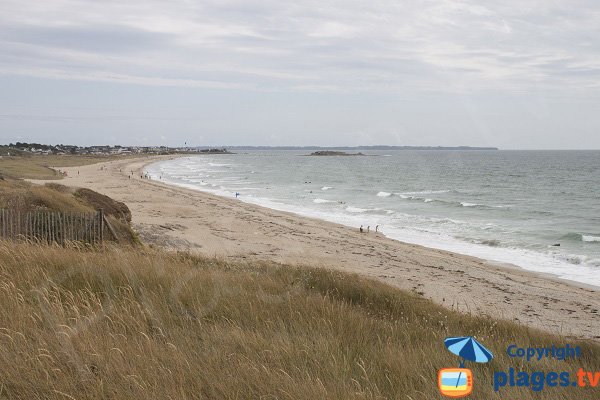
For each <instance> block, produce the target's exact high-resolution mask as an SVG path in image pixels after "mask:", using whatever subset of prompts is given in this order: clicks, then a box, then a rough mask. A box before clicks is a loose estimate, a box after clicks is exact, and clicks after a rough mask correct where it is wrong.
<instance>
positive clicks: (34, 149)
mask: <svg viewBox="0 0 600 400" xmlns="http://www.w3.org/2000/svg"><path fill="white" fill-rule="evenodd" d="M0 147H3V150H5V151H3V153H5V155H8V154H9V153H10V150H11V149H12V150H17V151H14V152H13V155H17V154H23V153H27V154H39V155H49V154H58V155H60V154H64V155H67V154H72V155H115V154H117V155H118V154H123V155H127V154H170V153H210V154H227V153H229V152H228V151H227V149H225V148H197V147H167V146H108V145H107V146H87V147H81V146H74V145H64V144H57V145H46V144H40V143H21V142H17V143H11V144H9V145H8V146H0Z"/></svg>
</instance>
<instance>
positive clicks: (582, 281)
mask: <svg viewBox="0 0 600 400" xmlns="http://www.w3.org/2000/svg"><path fill="white" fill-rule="evenodd" d="M346 155H356V154H346ZM296 156H299V157H305V156H312V155H310V154H300V155H296ZM373 156H375V155H373ZM182 157H183V158H187V155H182ZM160 162H162V161H152V162H149V163H147V164H145V165H144V167H142V168H141V169H140V173H146V172H148V171H147V168H148V167H149V166H151V165H154V164H157V163H160ZM154 172H155V174H157V172H156V171H154ZM148 176H151V172H148ZM151 179H153V180H154V181H155V182H162V183H165V184H167V185H170V186H174V187H177V188H181V189H186V190H192V191H196V192H202V193H206V194H209V195H214V196H217V197H220V198H224V199H231V198H232V197H233V195H234V192H227V191H226V190H225V189H224V188H223V190H215V189H210V188H208V186H206V187H204V186H200V185H194V184H191V183H183V182H177V181H169V180H168V179H164V180H158V175H155V176H154V177H152V178H151ZM213 186H214V185H213ZM230 190H233V189H230ZM311 193H312V191H311ZM236 199H237V200H238V201H242V202H244V203H246V204H252V205H256V206H259V207H264V208H268V209H271V210H274V211H278V212H284V213H291V214H292V215H296V216H299V217H303V218H312V219H316V220H319V221H323V222H324V223H333V224H336V225H341V226H344V227H347V228H350V229H358V228H357V227H358V226H359V225H360V223H361V222H362V221H353V222H355V224H354V223H350V222H349V221H348V220H343V222H340V220H339V218H331V217H328V216H327V215H326V214H325V215H323V214H322V213H321V214H322V215H319V212H314V210H313V211H312V212H311V210H310V209H309V208H306V207H299V206H297V205H292V204H291V203H283V202H281V201H273V199H269V198H264V200H266V202H264V201H262V202H261V201H256V200H255V198H254V197H244V196H240V197H239V198H238V197H236ZM317 200H319V199H317ZM315 202H316V200H315ZM367 207H368V206H367ZM362 223H363V225H365V226H366V224H365V223H364V222H362ZM384 224H385V223H384ZM379 233H381V234H382V235H383V236H384V237H386V238H388V239H391V240H395V241H398V242H400V243H404V244H413V245H419V246H423V247H425V248H429V249H436V250H444V251H447V252H450V253H454V254H459V255H461V256H467V257H474V258H476V259H479V260H481V261H483V262H487V263H489V264H490V265H495V266H499V267H500V268H504V267H506V268H514V269H518V270H521V271H525V272H530V273H532V274H534V275H537V276H544V277H546V278H548V279H552V280H556V281H559V282H563V283H567V284H570V285H572V286H576V287H580V288H586V289H590V290H595V291H600V282H594V283H588V282H586V280H587V279H586V278H585V277H587V275H586V276H585V277H584V278H582V277H581V276H574V275H572V274H570V275H569V274H565V273H563V274H562V275H561V272H559V271H558V270H553V269H552V268H556V267H553V266H551V267H550V270H548V268H547V267H546V268H544V266H545V264H544V261H538V262H537V263H534V264H537V268H536V267H532V266H531V264H532V262H531V261H529V265H528V263H527V262H524V263H523V264H520V263H519V261H518V260H515V259H514V257H515V256H514V255H512V256H508V258H513V259H507V256H505V255H504V256H503V255H502V254H500V255H499V254H496V256H497V257H495V256H494V255H493V254H491V253H490V254H486V253H485V250H483V251H482V250H481V249H479V248H475V249H473V248H464V246H463V247H462V248H461V247H460V246H459V248H457V247H456V245H454V246H452V245H450V244H449V243H450V242H448V241H445V242H440V241H438V242H437V243H436V242H432V241H431V240H427V239H425V240H419V239H415V238H414V237H413V238H412V239H409V240H406V239H405V238H399V237H397V236H396V237H395V236H394V234H393V233H389V232H388V233H386V231H384V230H380V231H379ZM421 239H422V238H421ZM521 250H523V249H521ZM523 251H524V252H526V250H523ZM520 256H521V257H520V259H521V261H523V260H524V259H526V258H527V257H531V254H520ZM546 262H547V260H546ZM540 266H541V267H540ZM563 267H564V268H568V267H569V265H564V266H563ZM545 269H546V270H545ZM592 272H593V271H590V273H592Z"/></svg>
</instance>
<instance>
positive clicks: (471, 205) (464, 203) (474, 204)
mask: <svg viewBox="0 0 600 400" xmlns="http://www.w3.org/2000/svg"><path fill="white" fill-rule="evenodd" d="M460 205H461V206H463V207H479V206H482V205H483V204H477V203H467V202H466V201H462V202H461V203H460Z"/></svg>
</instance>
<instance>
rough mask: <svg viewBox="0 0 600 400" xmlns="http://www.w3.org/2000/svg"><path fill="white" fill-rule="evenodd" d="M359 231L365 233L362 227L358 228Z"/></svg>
mask: <svg viewBox="0 0 600 400" xmlns="http://www.w3.org/2000/svg"><path fill="white" fill-rule="evenodd" d="M358 229H359V230H360V233H363V232H364V230H363V227H362V225H361V226H360V228H358Z"/></svg>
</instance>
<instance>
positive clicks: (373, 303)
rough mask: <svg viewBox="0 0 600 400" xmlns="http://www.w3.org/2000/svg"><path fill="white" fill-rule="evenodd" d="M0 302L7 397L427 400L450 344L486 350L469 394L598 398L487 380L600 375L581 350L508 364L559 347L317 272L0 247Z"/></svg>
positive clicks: (123, 253) (452, 362) (1, 366)
mask: <svg viewBox="0 0 600 400" xmlns="http://www.w3.org/2000/svg"><path fill="white" fill-rule="evenodd" d="M0 306H1V308H0V346H1V348H2V351H1V352H0V382H1V385H0V392H1V394H2V396H4V397H6V398H20V399H25V398H26V399H69V398H90V399H109V398H119V399H136V400H139V399H169V398H170V399H189V398H199V399H311V400H313V399H414V400H416V399H428V400H430V399H434V398H439V397H440V396H439V394H438V392H437V388H436V374H437V371H438V369H440V368H443V367H453V366H456V365H457V364H458V360H457V358H456V357H455V356H453V355H451V354H450V353H449V352H448V351H446V349H445V348H444V346H443V339H444V338H445V337H446V336H456V335H476V336H477V337H478V338H479V339H481V340H482V341H483V343H485V344H486V345H487V346H488V347H489V348H490V349H491V350H492V351H493V352H494V353H495V354H496V358H495V359H494V360H493V361H492V362H491V363H490V364H487V365H476V366H475V365H473V364H470V365H469V366H470V367H471V368H473V370H474V373H475V379H476V385H475V393H474V395H473V396H472V398H477V399H503V398H508V396H509V395H510V396H511V398H519V399H534V398H535V399H537V398H552V399H573V398H577V399H597V398H598V397H597V394H598V391H597V390H593V389H587V390H585V389H572V388H568V389H566V390H565V389H561V388H547V389H546V390H545V392H542V393H541V395H543V396H545V397H540V394H539V393H538V394H535V393H532V392H531V391H529V390H528V389H514V388H512V389H504V391H503V392H500V394H495V393H494V392H493V390H492V386H491V376H492V372H493V371H494V370H507V369H508V367H509V366H514V367H516V368H518V369H523V370H530V369H532V368H533V369H536V370H543V371H549V370H556V371H563V370H564V371H573V372H574V371H576V370H577V369H578V368H579V367H585V368H587V369H589V370H600V360H599V359H598V356H597V355H598V354H599V350H600V349H599V348H598V347H595V346H594V345H591V344H587V345H586V344H582V346H583V347H584V350H583V351H584V355H585V356H584V358H583V359H581V360H577V361H575V362H565V361H563V362H560V361H545V362H541V363H530V364H526V365H520V363H519V362H518V361H510V360H509V359H508V357H506V356H505V355H503V352H504V351H505V349H506V347H507V345H508V344H510V343H517V344H519V345H523V346H527V345H529V344H535V345H536V346H539V345H550V344H556V345H559V344H561V343H564V339H561V338H559V337H554V336H551V335H547V334H543V333H539V332H536V331H530V330H528V329H526V328H524V327H521V326H517V325H514V324H510V323H505V322H498V321H495V320H492V319H488V318H475V317H471V316H468V315H462V314H458V313H455V312H452V311H449V310H447V309H444V308H441V307H438V306H436V305H434V304H433V303H431V302H429V301H427V300H424V299H422V298H419V297H417V296H415V295H412V294H409V293H405V292H401V291H399V290H396V289H394V288H392V287H389V286H386V285H384V284H381V283H377V282H374V281H370V280H366V279H362V278H359V277H356V276H352V275H346V274H342V273H339V272H333V271H329V270H324V269H310V268H294V267H289V266H280V265H268V264H232V263H226V262H223V261H219V260H214V259H204V258H196V257H192V256H190V255H186V254H172V253H164V252H156V251H151V250H144V251H141V250H132V249H125V248H114V249H113V248H111V249H106V250H102V251H99V252H82V251H79V250H77V249H62V248H56V247H48V248H44V247H35V246H31V245H24V244H23V245H14V244H8V243H4V244H2V243H0ZM592 351H593V352H594V353H595V355H596V356H595V357H593V356H592V355H593V354H594V353H592Z"/></svg>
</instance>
